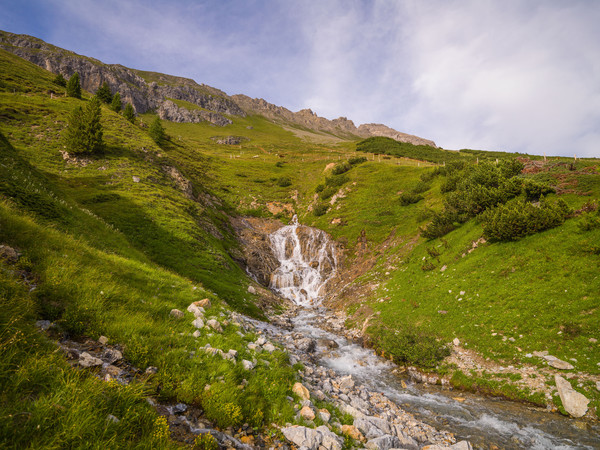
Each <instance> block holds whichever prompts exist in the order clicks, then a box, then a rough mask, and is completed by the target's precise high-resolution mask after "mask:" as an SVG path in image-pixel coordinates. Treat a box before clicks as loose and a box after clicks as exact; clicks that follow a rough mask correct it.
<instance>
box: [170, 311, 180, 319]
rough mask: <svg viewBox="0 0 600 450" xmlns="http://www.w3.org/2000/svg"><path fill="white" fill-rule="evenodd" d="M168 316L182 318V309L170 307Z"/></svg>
mask: <svg viewBox="0 0 600 450" xmlns="http://www.w3.org/2000/svg"><path fill="white" fill-rule="evenodd" d="M169 316H171V317H173V318H174V319H183V311H180V310H178V309H172V310H171V312H170V313H169Z"/></svg>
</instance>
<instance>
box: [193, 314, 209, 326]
mask: <svg viewBox="0 0 600 450" xmlns="http://www.w3.org/2000/svg"><path fill="white" fill-rule="evenodd" d="M209 322H210V321H209ZM192 325H193V326H194V327H196V328H198V329H200V328H204V321H203V320H202V319H201V318H200V317H196V319H194V321H193V322H192Z"/></svg>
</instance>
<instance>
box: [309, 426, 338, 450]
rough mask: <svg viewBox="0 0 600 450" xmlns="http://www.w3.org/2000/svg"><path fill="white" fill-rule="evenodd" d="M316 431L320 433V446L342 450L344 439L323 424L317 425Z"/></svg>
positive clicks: (328, 449) (332, 449)
mask: <svg viewBox="0 0 600 450" xmlns="http://www.w3.org/2000/svg"><path fill="white" fill-rule="evenodd" d="M316 431H318V432H319V433H321V447H325V448H326V449H327V450H342V445H343V444H344V441H343V440H342V439H341V438H340V437H339V436H338V435H337V434H335V433H334V432H332V431H331V430H330V429H329V428H327V427H326V426H325V425H321V426H320V427H317V430H316Z"/></svg>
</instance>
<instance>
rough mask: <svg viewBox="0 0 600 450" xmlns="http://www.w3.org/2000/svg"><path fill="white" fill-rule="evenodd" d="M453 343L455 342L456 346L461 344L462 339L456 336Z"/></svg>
mask: <svg viewBox="0 0 600 450" xmlns="http://www.w3.org/2000/svg"><path fill="white" fill-rule="evenodd" d="M452 344H454V346H455V347H458V346H459V345H460V340H459V339H458V338H454V339H453V340H452Z"/></svg>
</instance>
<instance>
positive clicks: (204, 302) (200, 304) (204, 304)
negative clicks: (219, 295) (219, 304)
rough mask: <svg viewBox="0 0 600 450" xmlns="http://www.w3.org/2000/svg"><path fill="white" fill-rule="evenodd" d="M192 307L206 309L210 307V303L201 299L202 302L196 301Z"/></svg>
mask: <svg viewBox="0 0 600 450" xmlns="http://www.w3.org/2000/svg"><path fill="white" fill-rule="evenodd" d="M194 305H196V306H199V307H200V308H205V309H208V308H210V307H211V306H212V303H211V302H210V300H209V299H207V298H203V299H202V300H198V301H197V302H194Z"/></svg>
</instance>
